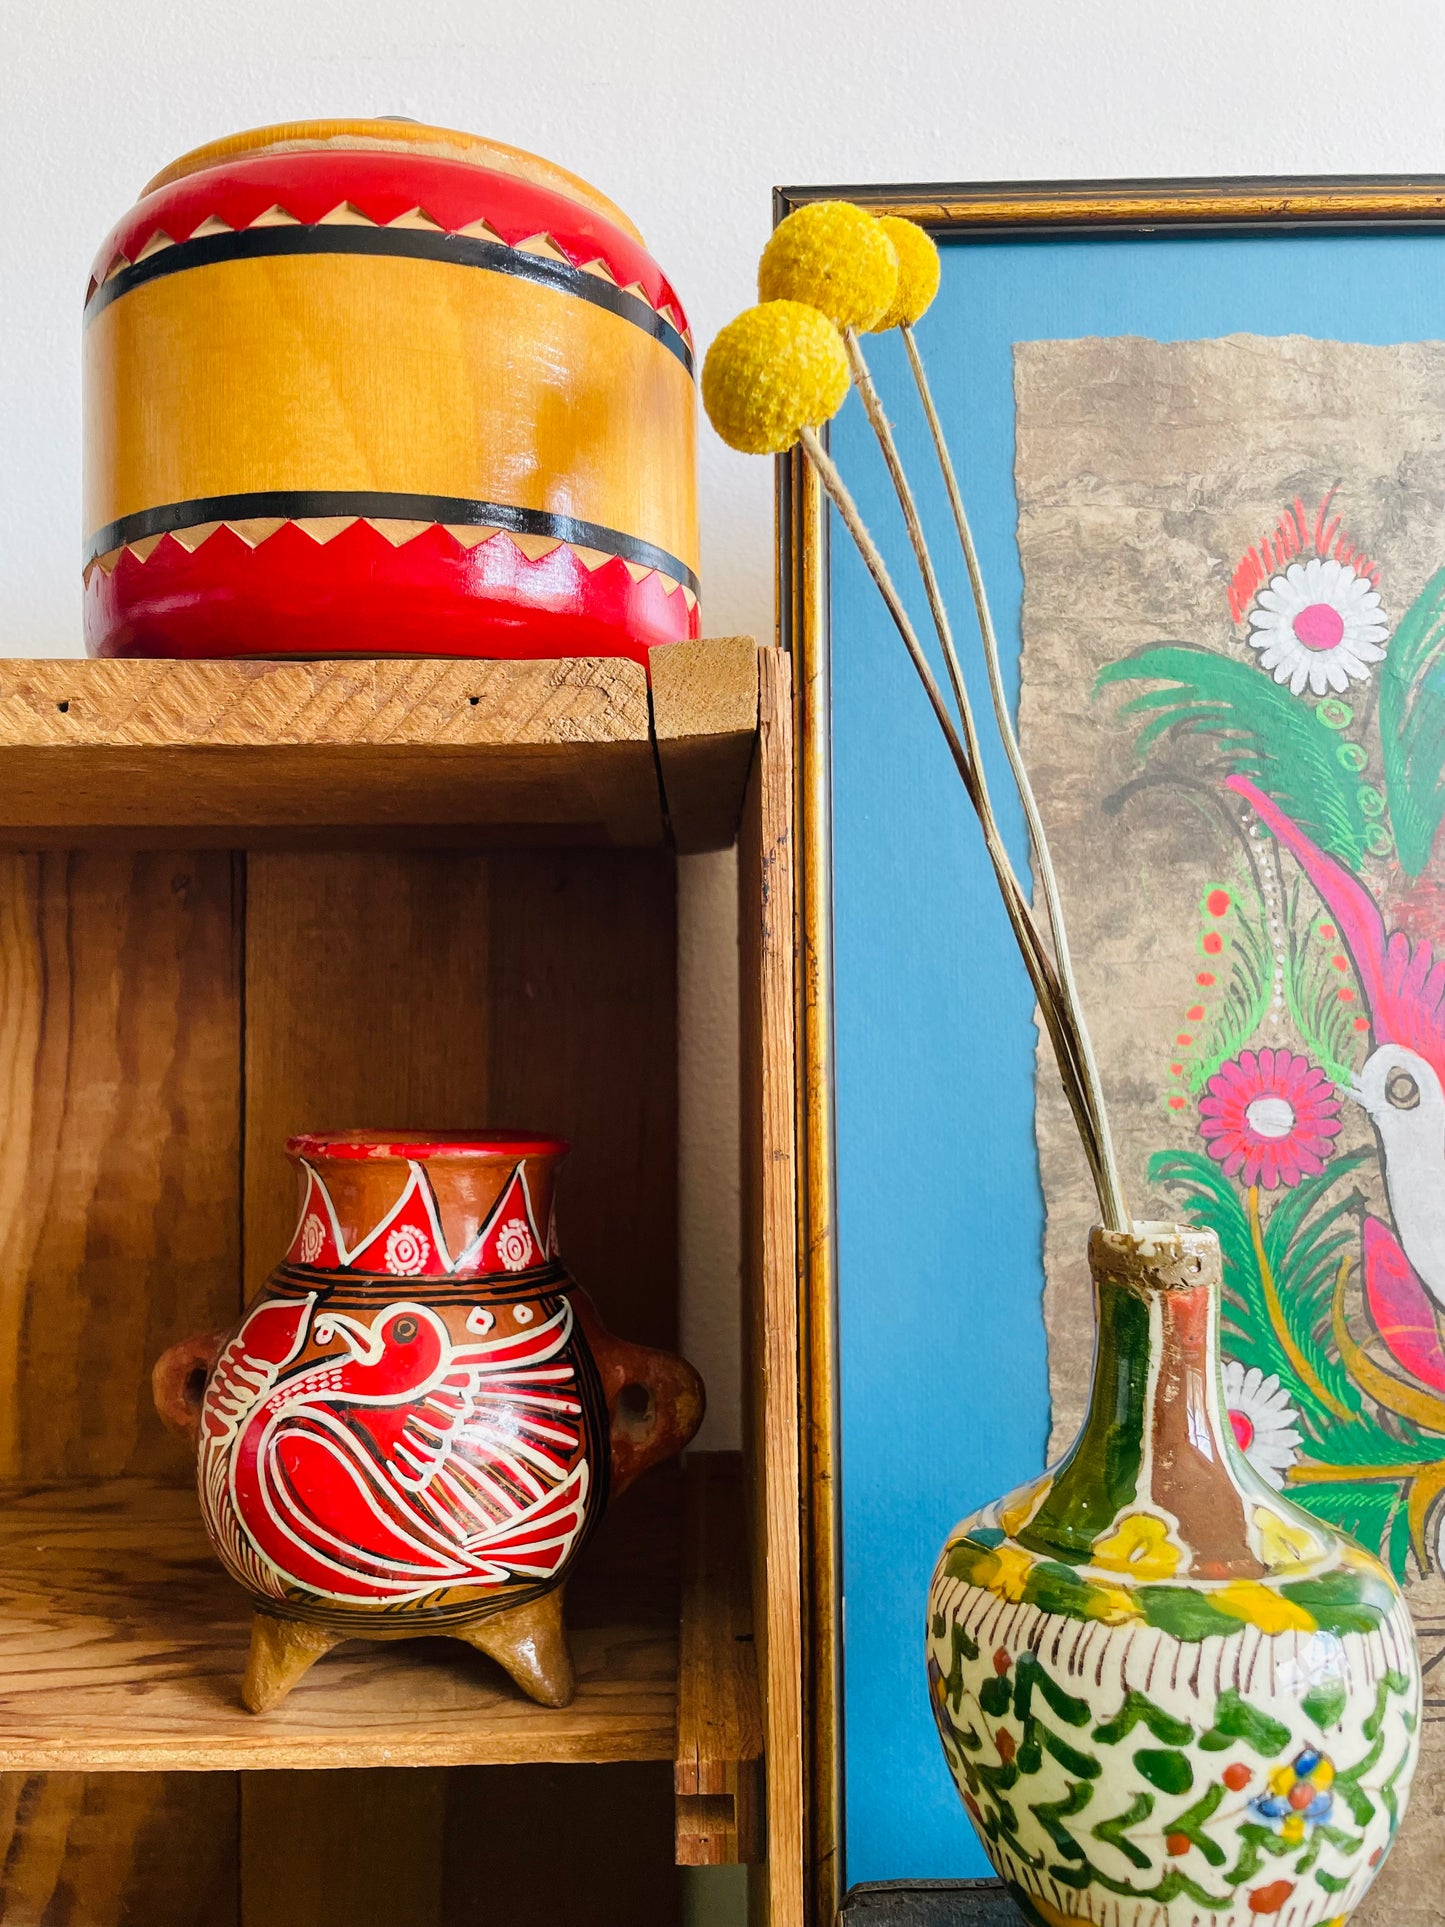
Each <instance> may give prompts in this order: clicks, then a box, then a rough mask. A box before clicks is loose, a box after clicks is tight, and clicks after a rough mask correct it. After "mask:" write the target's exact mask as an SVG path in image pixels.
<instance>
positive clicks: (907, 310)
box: [868, 214, 942, 335]
mask: <svg viewBox="0 0 1445 1927" xmlns="http://www.w3.org/2000/svg"><path fill="white" fill-rule="evenodd" d="M878 225H879V227H881V228H882V229H883V232H884V233H885V234H886V235H887V236H888V238H889V240H890V241H891V242H892V243H893V251H894V253H895V254H896V255H897V256H898V286H897V288H896V290H895V291H894V295H893V300H892V303H891V305H890V306H889V309H888V312H887V314H885V315H884V317H883V319H882V320H881V321H875V322H874V324H873V326H872V327H871V328H870V329H869V330H868V332H869V333H870V334H875V335H881V334H884V333H886V331H887V330H888V329H889V328H911V327H912V326H913V324H914V322H915V321H917V320H918V319H919V318H920V317H921V316H922V315H925V314H926V313H927V312H928V310H929V308H930V307H931V306H932V305H933V297H934V296H935V295H936V294H937V293H938V281H939V276H940V274H941V272H942V266H941V263H940V261H939V259H938V248H937V247H936V245H935V244H934V240H933V236H932V235H931V234H928V233H925V231H924V230H923V229H922V228H921V227H920V226H919V225H918V223H917V222H916V221H905V220H904V219H903V217H902V215H900V214H884V215H881V216H880V217H879V221H878Z"/></svg>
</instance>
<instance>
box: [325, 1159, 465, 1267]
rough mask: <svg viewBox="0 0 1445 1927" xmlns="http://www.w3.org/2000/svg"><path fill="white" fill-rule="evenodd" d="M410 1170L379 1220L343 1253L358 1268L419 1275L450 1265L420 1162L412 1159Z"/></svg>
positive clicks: (445, 1244) (429, 1189)
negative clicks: (358, 1242) (401, 1190)
mask: <svg viewBox="0 0 1445 1927" xmlns="http://www.w3.org/2000/svg"><path fill="white" fill-rule="evenodd" d="M410 1170H411V1176H410V1177H409V1178H408V1180H407V1186H406V1189H405V1190H404V1191H403V1192H402V1194H401V1196H400V1197H399V1198H398V1199H397V1201H396V1203H395V1204H394V1205H393V1206H392V1208H391V1210H390V1211H389V1212H388V1213H387V1215H386V1216H385V1217H384V1218H383V1219H382V1221H381V1223H380V1224H379V1225H378V1226H377V1227H376V1229H375V1230H374V1231H372V1232H370V1233H368V1235H367V1236H366V1237H365V1238H364V1239H363V1240H362V1242H361V1243H360V1244H358V1245H356V1246H354V1247H353V1249H352V1250H351V1251H348V1252H346V1253H345V1254H344V1256H345V1260H346V1263H347V1264H348V1265H351V1266H353V1267H354V1268H355V1269H356V1270H357V1271H385V1272H390V1273H391V1275H392V1276H393V1277H394V1278H418V1277H421V1276H422V1275H424V1274H425V1273H428V1272H429V1273H431V1274H432V1275H435V1274H436V1273H437V1272H448V1271H450V1270H451V1269H452V1261H451V1254H450V1253H449V1252H448V1250H447V1241H446V1238H445V1236H444V1234H443V1232H442V1226H441V1217H440V1215H439V1214H438V1211H437V1205H436V1198H435V1197H434V1196H433V1194H432V1188H431V1184H430V1181H429V1180H428V1178H427V1175H426V1172H425V1171H424V1170H423V1169H422V1167H421V1165H420V1164H416V1163H413V1164H412V1165H411V1166H410Z"/></svg>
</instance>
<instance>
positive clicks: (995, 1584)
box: [984, 1546, 1034, 1600]
mask: <svg viewBox="0 0 1445 1927" xmlns="http://www.w3.org/2000/svg"><path fill="white" fill-rule="evenodd" d="M993 1556H994V1560H995V1562H996V1565H997V1568H998V1569H997V1571H996V1572H995V1573H994V1574H993V1576H992V1578H990V1579H986V1580H985V1581H984V1584H985V1585H986V1586H987V1587H988V1589H989V1591H990V1592H996V1593H998V1594H1000V1596H1001V1597H1002V1598H1004V1599H1012V1600H1019V1599H1022V1598H1023V1596H1024V1587H1025V1586H1026V1585H1027V1584H1028V1580H1029V1574H1030V1573H1031V1572H1032V1571H1033V1569H1034V1562H1033V1560H1032V1559H1031V1558H1030V1557H1029V1555H1028V1554H1027V1553H1026V1552H1023V1551H1021V1550H1020V1549H1019V1548H1018V1547H1017V1546H995V1547H994V1549H993Z"/></svg>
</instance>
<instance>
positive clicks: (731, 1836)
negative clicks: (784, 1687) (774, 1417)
mask: <svg viewBox="0 0 1445 1927" xmlns="http://www.w3.org/2000/svg"><path fill="white" fill-rule="evenodd" d="M683 1492H684V1498H683V1530H682V1635H681V1642H680V1651H679V1655H678V1684H677V1754H676V1760H675V1764H674V1769H673V1788H674V1791H675V1793H676V1795H677V1860H678V1865H679V1866H683V1867H715V1866H722V1865H727V1864H732V1863H735V1862H738V1861H757V1860H761V1859H762V1857H763V1797H762V1794H763V1789H762V1777H763V1721H762V1709H761V1705H760V1702H759V1698H758V1669H757V1657H756V1653H755V1649H754V1644H753V1609H752V1577H751V1562H750V1559H749V1556H748V1530H747V1518H746V1504H745V1500H744V1488H743V1468H742V1459H741V1457H740V1456H739V1454H737V1453H736V1452H695V1453H692V1454H690V1455H689V1457H688V1459H687V1462H686V1468H685V1471H684V1480H683Z"/></svg>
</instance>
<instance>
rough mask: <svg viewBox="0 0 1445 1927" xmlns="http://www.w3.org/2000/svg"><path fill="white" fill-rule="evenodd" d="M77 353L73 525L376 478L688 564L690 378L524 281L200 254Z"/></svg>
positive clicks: (578, 304) (611, 326) (656, 348)
mask: <svg viewBox="0 0 1445 1927" xmlns="http://www.w3.org/2000/svg"><path fill="white" fill-rule="evenodd" d="M84 362H85V381H84V387H85V534H86V536H87V538H89V537H90V536H92V535H93V534H95V533H96V531H97V530H99V529H101V528H103V527H105V526H107V525H108V524H110V523H111V522H114V521H116V520H118V519H119V518H120V517H122V516H126V515H132V514H135V513H138V512H139V511H140V510H142V509H148V508H155V507H158V506H160V505H162V504H167V503H172V502H188V501H192V500H195V499H198V498H203V497H207V496H217V495H234V494H238V493H246V492H250V491H254V490H273V489H285V490H292V489H343V490H344V489H353V490H354V489H385V490H400V491H403V492H407V493H416V494H422V495H442V496H462V497H466V498H469V499H476V500H481V501H487V502H499V503H504V504H509V505H512V506H515V507H518V508H526V509H544V510H547V511H550V512H551V513H553V514H556V515H565V516H572V517H575V518H577V519H579V520H581V521H585V522H593V523H597V524H599V525H601V526H602V527H603V528H607V529H614V530H617V531H619V532H620V533H622V534H625V535H631V536H634V537H637V538H638V539H639V540H641V541H645V542H650V543H653V544H655V545H656V546H657V547H659V548H661V549H664V550H665V551H666V552H667V553H668V554H669V555H672V556H676V557H677V558H678V559H679V560H680V561H682V562H683V563H685V564H686V566H687V567H688V568H689V569H692V570H694V571H696V569H697V565H698V536H697V510H696V482H695V473H696V450H695V436H696V427H695V422H696V399H695V395H696V391H695V389H694V386H693V381H692V378H691V376H690V375H689V374H688V371H687V370H686V368H684V366H683V365H682V363H681V362H680V361H679V360H678V358H677V356H676V355H674V354H673V353H672V352H671V351H670V350H669V349H668V348H666V347H665V346H664V345H663V344H662V343H661V342H660V341H657V340H655V339H654V338H653V337H652V336H651V335H649V334H648V333H646V332H645V331H644V330H643V329H642V328H640V327H638V326H637V325H636V324H635V323H634V322H632V321H628V320H625V319H623V318H622V317H621V316H619V315H616V314H613V313H611V312H610V311H609V310H607V309H605V308H602V307H599V306H597V305H596V304H595V303H593V302H590V301H584V300H580V299H578V298H577V297H576V296H574V295H571V294H567V293H564V292H561V291H559V290H557V289H554V288H548V287H542V286H540V285H538V284H537V283H536V282H532V281H528V280H525V279H523V278H522V277H520V276H517V275H509V274H497V273H490V272H488V271H486V270H485V269H480V268H475V267H464V266H459V265H457V264H456V263H454V262H447V261H426V260H418V259H412V258H402V257H396V256H388V255H326V254H304V255H274V256H265V257H260V258H256V259H251V260H235V261H223V262H216V263H214V264H212V265H210V266H207V267H201V268H189V269H186V270H184V271H183V272H180V273H175V274H166V275H162V276H160V277H159V278H158V279H156V280H154V281H148V282H144V283H142V284H141V285H140V286H138V287H136V288H133V289H131V290H130V291H129V292H128V293H126V294H124V295H122V296H120V297H119V299H117V300H114V301H112V302H110V303H109V304H108V305H107V306H106V307H104V308H102V309H101V310H100V311H99V312H98V313H97V314H96V315H95V316H94V317H93V318H92V320H91V322H90V324H89V326H88V327H87V329H86V333H85V348H84ZM197 519H198V521H203V520H205V519H207V518H205V517H204V516H200V517H198V518H197Z"/></svg>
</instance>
